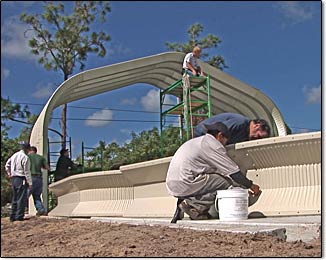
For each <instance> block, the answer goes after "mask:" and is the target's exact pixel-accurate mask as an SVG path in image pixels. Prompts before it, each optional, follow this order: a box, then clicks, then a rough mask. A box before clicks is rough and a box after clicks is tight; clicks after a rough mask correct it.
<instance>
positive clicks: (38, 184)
mask: <svg viewBox="0 0 326 260" xmlns="http://www.w3.org/2000/svg"><path fill="white" fill-rule="evenodd" d="M42 189H43V181H42V176H32V189H31V190H30V191H29V196H30V195H32V196H33V200H34V205H35V208H36V210H37V212H39V213H40V212H45V209H44V206H43V203H42V200H41V194H42Z"/></svg>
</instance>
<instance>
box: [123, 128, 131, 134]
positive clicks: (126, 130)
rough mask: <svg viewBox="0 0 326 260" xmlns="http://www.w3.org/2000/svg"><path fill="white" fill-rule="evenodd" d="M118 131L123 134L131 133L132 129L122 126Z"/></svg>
mask: <svg viewBox="0 0 326 260" xmlns="http://www.w3.org/2000/svg"><path fill="white" fill-rule="evenodd" d="M120 132H121V133H123V134H131V132H132V130H130V129H127V128H122V129H120Z"/></svg>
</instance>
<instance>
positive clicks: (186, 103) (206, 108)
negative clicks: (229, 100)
mask: <svg viewBox="0 0 326 260" xmlns="http://www.w3.org/2000/svg"><path fill="white" fill-rule="evenodd" d="M210 94H211V93H210V76H209V75H208V76H207V77H199V76H189V75H187V74H184V75H183V76H182V78H181V79H180V80H178V81H176V82H175V83H173V84H172V85H170V86H169V87H168V88H167V89H165V90H161V91H160V130H161V140H164V134H163V130H164V128H165V127H167V126H168V125H167V122H171V121H169V120H167V118H168V117H170V118H174V119H175V118H176V117H179V124H178V127H179V128H180V138H181V141H182V142H183V141H186V140H189V139H191V138H193V137H194V132H193V129H194V127H195V126H196V125H197V124H198V123H199V122H200V121H202V120H203V119H206V118H208V117H211V115H212V112H211V99H210ZM167 95H173V96H175V97H177V104H168V103H166V97H167ZM166 108H167V109H166ZM162 143H163V142H162V141H161V144H162Z"/></svg>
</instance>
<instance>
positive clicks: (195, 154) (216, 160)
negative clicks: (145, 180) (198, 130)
mask: <svg viewBox="0 0 326 260" xmlns="http://www.w3.org/2000/svg"><path fill="white" fill-rule="evenodd" d="M237 171H239V168H238V166H237V165H236V164H235V163H234V162H233V161H232V160H231V159H230V158H229V157H228V156H227V155H226V150H225V148H224V146H223V145H222V144H221V143H220V142H219V141H217V140H216V139H215V138H214V137H213V136H212V135H210V134H206V135H204V136H201V137H197V138H194V139H191V140H189V141H187V142H186V143H184V144H183V145H182V146H180V147H179V149H178V150H177V152H176V153H175V154H174V156H173V158H172V160H171V162H170V166H169V169H168V173H167V177H166V184H167V188H168V191H169V193H170V194H171V195H173V196H187V195H189V194H192V193H194V192H196V191H198V190H200V189H201V188H202V187H203V186H205V184H206V181H207V173H219V174H221V175H225V176H227V175H230V174H232V173H235V172H237Z"/></svg>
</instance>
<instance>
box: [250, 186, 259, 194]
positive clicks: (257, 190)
mask: <svg viewBox="0 0 326 260" xmlns="http://www.w3.org/2000/svg"><path fill="white" fill-rule="evenodd" d="M250 190H251V191H252V192H253V195H255V196H256V195H258V194H259V193H260V187H259V186H258V185H257V184H252V185H251V187H250Z"/></svg>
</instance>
